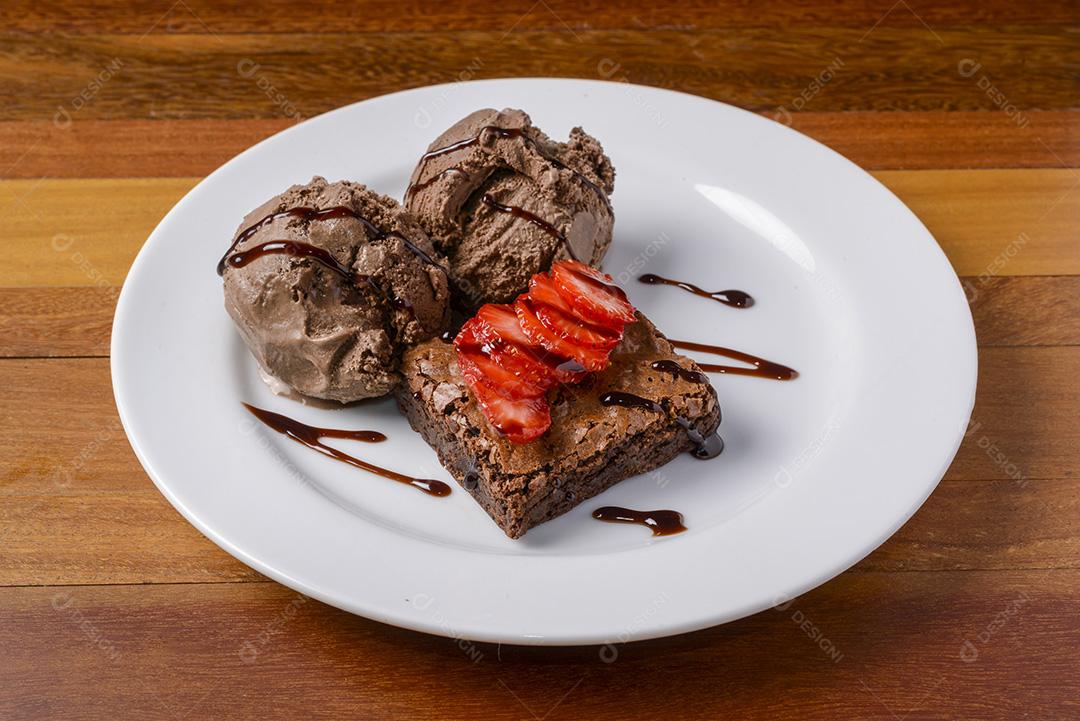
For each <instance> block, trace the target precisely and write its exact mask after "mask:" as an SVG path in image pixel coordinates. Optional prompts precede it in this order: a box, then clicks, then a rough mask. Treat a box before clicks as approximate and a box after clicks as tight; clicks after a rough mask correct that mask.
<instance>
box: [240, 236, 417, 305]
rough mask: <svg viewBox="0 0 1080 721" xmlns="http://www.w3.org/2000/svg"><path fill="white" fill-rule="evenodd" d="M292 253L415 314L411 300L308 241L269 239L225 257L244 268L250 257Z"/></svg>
mask: <svg viewBox="0 0 1080 721" xmlns="http://www.w3.org/2000/svg"><path fill="white" fill-rule="evenodd" d="M277 254H283V255H291V256H295V257H299V258H308V259H310V260H313V261H315V262H316V263H318V264H319V265H321V266H323V267H324V268H326V269H327V270H331V271H333V272H335V273H337V274H338V275H340V276H341V277H342V278H344V279H345V280H346V281H351V282H352V283H354V284H355V285H358V286H363V287H366V288H371V289H372V290H374V291H375V292H377V293H378V294H379V295H381V296H382V298H383V300H385V301H386V302H387V303H389V304H390V305H391V306H392V307H394V308H396V309H397V310H403V311H405V312H407V313H408V314H409V315H411V316H412V317H414V318H415V317H416V311H415V310H414V309H413V306H412V303H410V302H409V301H407V300H405V299H404V298H396V297H393V296H392V295H390V294H389V293H387V292H386V291H385V290H383V289H382V288H380V287H379V286H378V285H376V284H375V281H373V280H372V279H371V277H370V276H367V275H363V274H361V273H353V272H352V271H351V270H350V269H349V268H347V267H346V266H345V265H344V264H343V263H342V262H341V261H339V260H338V259H337V258H335V257H334V255H333V254H332V253H330V251H328V250H326V249H324V248H319V247H316V246H314V245H310V244H308V243H301V242H299V241H296V240H271V241H269V242H267V243H260V244H259V245H256V246H253V247H251V248H248V249H247V250H244V251H241V252H239V253H234V254H233V255H230V256H229V257H228V259H227V260H226V265H228V266H230V267H232V268H243V267H244V266H245V265H247V264H248V263H250V262H252V261H253V260H258V259H259V258H262V257H263V256H265V255H277Z"/></svg>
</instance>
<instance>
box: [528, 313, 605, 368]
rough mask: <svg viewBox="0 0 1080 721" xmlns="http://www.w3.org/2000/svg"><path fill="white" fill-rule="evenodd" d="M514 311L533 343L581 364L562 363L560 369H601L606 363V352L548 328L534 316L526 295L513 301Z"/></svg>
mask: <svg viewBox="0 0 1080 721" xmlns="http://www.w3.org/2000/svg"><path fill="white" fill-rule="evenodd" d="M514 312H515V313H517V317H518V321H519V322H520V323H521V329H522V330H523V331H525V335H527V336H529V338H531V339H532V340H533V342H534V343H536V344H537V345H539V346H541V347H543V348H544V349H545V350H547V351H550V352H552V353H555V354H557V355H560V356H563V357H565V358H569V359H570V360H572V361H576V362H577V363H579V364H581V369H577V368H573V367H567V366H566V365H565V364H563V367H562V368H561V370H565V371H570V372H579V371H580V370H582V369H583V370H587V371H599V370H603V369H604V367H605V366H606V365H607V356H608V354H607V353H606V352H604V351H602V350H598V349H596V348H584V347H582V346H579V345H577V344H576V343H572V342H571V341H569V340H567V339H565V338H561V337H560V336H558V335H556V334H555V333H552V332H551V331H550V330H548V328H547V326H545V325H544V324H543V323H541V322H540V319H539V318H537V317H536V312H535V310H534V309H533V304H532V302H531V301H529V299H528V298H527V297H526V296H521V297H520V298H518V299H517V301H515V302H514Z"/></svg>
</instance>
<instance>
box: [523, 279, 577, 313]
mask: <svg viewBox="0 0 1080 721" xmlns="http://www.w3.org/2000/svg"><path fill="white" fill-rule="evenodd" d="M527 295H528V296H529V298H531V299H532V300H533V303H534V304H538V305H550V306H551V307H552V308H558V309H559V310H561V311H562V312H563V313H568V314H570V315H573V314H574V309H573V308H571V307H570V304H569V303H567V302H566V301H565V300H564V299H563V297H562V296H561V295H559V289H558V288H556V287H555V283H554V282H553V281H552V280H551V276H550V275H549V274H547V273H537V274H536V275H534V276H533V277H532V280H530V281H529V292H528V293H527Z"/></svg>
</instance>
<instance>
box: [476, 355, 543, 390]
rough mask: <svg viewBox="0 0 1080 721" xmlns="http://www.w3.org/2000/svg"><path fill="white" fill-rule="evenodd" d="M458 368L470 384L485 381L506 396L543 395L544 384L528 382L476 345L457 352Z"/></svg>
mask: <svg viewBox="0 0 1080 721" xmlns="http://www.w3.org/2000/svg"><path fill="white" fill-rule="evenodd" d="M457 360H458V368H460V369H461V375H463V376H465V380H466V381H468V382H469V383H470V384H476V383H487V384H489V385H490V387H491V388H492V390H493V391H496V392H497V393H499V394H500V395H502V396H505V397H507V398H531V397H535V396H539V395H543V393H544V391H546V390H547V387H545V386H538V385H534V384H532V383H529V382H528V381H526V380H525V379H523V378H521V377H519V376H518V375H516V374H515V373H514V372H513V371H512V370H509V369H507V368H504V367H503V366H501V365H499V364H498V363H496V362H495V361H493V360H492V359H491V358H490V357H488V355H487V354H486V353H484V352H483V351H482V350H480V349H479V348H477V347H462V348H459V349H458V352H457Z"/></svg>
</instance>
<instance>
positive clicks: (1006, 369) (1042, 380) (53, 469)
mask: <svg viewBox="0 0 1080 721" xmlns="http://www.w3.org/2000/svg"><path fill="white" fill-rule="evenodd" d="M0 370H2V371H3V377H4V378H5V383H4V384H3V386H2V387H0V401H2V406H0V407H3V408H4V409H5V413H4V414H3V416H2V417H0V458H4V459H5V462H6V467H5V471H6V477H5V478H4V480H3V481H0V492H6V493H12V494H16V495H34V494H39V493H42V492H44V493H51V492H53V491H51V490H49V489H50V488H51V487H52V486H55V485H56V484H55V482H54V480H53V479H54V478H55V476H56V474H63V475H64V477H67V476H72V477H73V478H74V479H75V480H74V483H75V485H76V487H78V488H79V489H80V490H82V491H86V492H91V491H92V492H98V491H123V490H130V489H132V488H140V487H144V486H145V483H146V480H145V478H144V477H143V475H142V473H141V471H140V470H139V466H138V463H137V462H136V460H135V457H134V456H133V455H132V453H131V450H130V449H129V448H128V445H127V442H126V441H125V440H124V436H123V434H122V432H121V429H120V427H119V423H118V421H117V419H116V410H115V406H114V403H113V397H112V392H111V390H110V384H109V365H108V360H107V359H104V358H87V359H61V358H58V359H30V360H22V359H20V360H0ZM1077 377H1080V347H1077V346H1070V347H1038V348H1021V347H1016V348H1013V347H1005V348H984V349H982V351H981V353H980V358H979V389H978V397H977V401H976V405H975V412H974V415H973V417H972V418H973V425H972V427H971V429H970V432H969V436H968V438H967V440H966V442H965V443H964V444H963V446H962V447H961V448H960V451H959V453H958V455H957V458H956V460H955V461H954V462H953V465H952V467H951V468H950V469H949V472H948V474H947V475H946V478H949V479H955V480H965V481H968V480H1014V481H1017V483H1019V484H1021V485H1022V486H1026V485H1027V484H1029V483H1036V482H1038V479H1047V478H1049V479H1054V478H1070V477H1072V475H1073V474H1074V472H1075V470H1076V468H1078V467H1080V427H1078V426H1077V424H1076V423H1075V418H1076V408H1077V407H1080V386H1078V384H1077V383H1076V382H1075V379H1076V378H1077ZM88 457H89V458H90V459H92V461H93V462H89V460H88ZM42 487H45V489H46V490H44V491H42V490H41V488H42ZM61 490H63V489H62V488H61Z"/></svg>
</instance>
